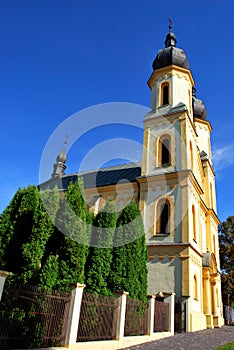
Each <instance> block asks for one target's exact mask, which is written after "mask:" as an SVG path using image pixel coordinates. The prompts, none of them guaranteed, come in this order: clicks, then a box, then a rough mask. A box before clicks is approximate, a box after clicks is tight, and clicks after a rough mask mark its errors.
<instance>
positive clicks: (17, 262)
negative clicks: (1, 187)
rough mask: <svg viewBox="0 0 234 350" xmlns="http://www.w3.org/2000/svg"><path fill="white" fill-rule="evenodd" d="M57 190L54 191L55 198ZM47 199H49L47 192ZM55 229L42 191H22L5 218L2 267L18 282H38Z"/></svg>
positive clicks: (2, 224)
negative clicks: (48, 243) (44, 203)
mask: <svg viewBox="0 0 234 350" xmlns="http://www.w3.org/2000/svg"><path fill="white" fill-rule="evenodd" d="M56 191H57V189H54V190H53V194H54V197H56V195H57V194H56ZM49 192H51V191H49ZM46 196H47V197H48V196H49V194H48V193H47V192H46V193H45V197H46ZM57 198H59V197H57ZM58 202H59V200H58ZM53 230H54V226H53V223H52V221H51V219H50V217H49V215H48V213H47V212H46V210H45V208H44V205H43V202H42V198H41V194H40V192H39V190H38V188H37V187H36V186H28V187H27V188H24V189H19V190H18V191H17V193H16V195H15V196H14V197H13V199H12V201H11V202H10V204H9V206H8V207H7V208H6V210H5V211H4V212H3V214H2V215H1V223H0V231H1V241H0V245H1V248H0V250H1V256H2V259H1V264H2V268H4V269H5V270H8V271H10V272H12V273H13V274H14V276H15V279H16V280H19V281H22V282H25V283H26V282H30V283H32V282H33V281H35V280H36V278H37V276H38V273H39V270H40V267H41V261H42V258H43V255H44V252H45V247H46V243H47V241H48V239H49V237H50V236H51V234H52V233H53Z"/></svg>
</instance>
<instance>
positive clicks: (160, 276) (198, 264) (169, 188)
mask: <svg viewBox="0 0 234 350" xmlns="http://www.w3.org/2000/svg"><path fill="white" fill-rule="evenodd" d="M165 44H166V48H165V49H163V50H160V51H159V52H158V55H157V57H156V59H155V61H154V62H153V69H154V72H153V73H152V75H151V77H150V79H149V81H148V85H149V88H150V90H151V110H150V112H149V113H148V114H147V115H146V116H145V118H144V140H143V150H142V162H141V164H138V165H134V166H132V165H125V167H123V168H124V170H126V173H127V171H128V170H129V169H130V170H131V171H132V170H133V168H134V167H135V169H136V168H137V169H138V170H139V173H137V174H138V175H135V177H134V178H132V177H131V180H130V181H128V182H122V181H119V179H118V180H116V178H115V180H114V179H113V182H112V183H113V184H111V185H107V184H106V183H102V185H99V186H98V187H95V186H90V187H86V188H85V194H86V201H87V204H88V207H89V209H90V211H92V212H94V214H97V213H98V212H99V211H100V209H101V208H102V207H103V206H104V205H105V202H106V201H108V200H114V201H115V203H116V210H117V212H119V211H120V210H121V209H122V208H124V207H125V206H126V205H127V204H128V203H130V202H131V201H132V200H133V199H134V200H136V201H137V202H139V205H140V209H141V212H142V217H143V220H144V227H145V233H146V242H147V248H148V255H149V261H148V285H149V290H148V292H149V294H157V293H160V294H161V295H162V293H175V295H176V308H175V320H176V323H178V324H177V326H178V325H181V324H183V327H182V330H186V331H197V330H200V329H204V328H206V327H208V328H213V327H220V326H221V325H223V323H224V321H223V316H222V298H221V278H220V261H219V248H218V224H219V220H218V217H217V213H216V210H217V207H216V191H215V175H214V170H213V168H212V157H211V146H210V133H211V131H212V129H211V125H210V123H209V121H208V120H206V109H205V106H204V104H203V102H202V101H201V100H198V99H197V98H196V94H195V90H194V80H193V77H192V74H191V71H190V69H189V64H188V61H187V58H186V55H185V53H184V51H182V50H181V49H178V48H177V47H176V38H175V35H174V33H172V32H171V31H170V33H168V35H167V37H166V41H165ZM59 164H60V163H59ZM59 164H58V165H57V166H58V167H59ZM123 168H122V170H123ZM118 170H121V166H117V167H114V168H112V169H102V171H103V172H105V173H106V176H107V177H108V172H109V174H111V173H115V172H118ZM134 171H135V170H134ZM126 173H125V174H126ZM56 174H57V173H56ZM56 174H55V175H56ZM58 174H60V172H58ZM131 174H132V173H131ZM134 174H135V173H134ZM86 175H87V174H86ZM81 176H85V174H81ZM115 181H116V182H115ZM133 258H134V257H133ZM176 323H175V325H176Z"/></svg>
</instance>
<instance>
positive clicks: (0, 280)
mask: <svg viewBox="0 0 234 350" xmlns="http://www.w3.org/2000/svg"><path fill="white" fill-rule="evenodd" d="M10 275H11V273H10V272H7V271H2V270H0V302H1V299H2V293H3V290H4V284H5V282H6V278H7V277H8V276H10Z"/></svg>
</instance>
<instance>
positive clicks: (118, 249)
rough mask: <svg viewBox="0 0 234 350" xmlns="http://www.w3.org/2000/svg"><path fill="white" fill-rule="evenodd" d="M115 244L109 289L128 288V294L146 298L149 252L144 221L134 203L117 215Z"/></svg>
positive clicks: (137, 297)
mask: <svg viewBox="0 0 234 350" xmlns="http://www.w3.org/2000/svg"><path fill="white" fill-rule="evenodd" d="M114 245H115V248H114V249H113V260H112V267H111V274H110V278H109V285H110V289H111V290H112V291H127V292H129V296H130V297H132V298H135V299H140V300H144V301H146V297H147V265H146V264H147V260H148V254H147V248H146V241H145V232H144V225H143V220H142V216H141V212H140V210H139V207H138V205H137V204H136V203H135V202H131V203H130V204H129V205H128V206H126V207H125V208H124V209H123V210H122V211H121V212H120V214H119V217H118V220H117V228H116V231H115V237H114Z"/></svg>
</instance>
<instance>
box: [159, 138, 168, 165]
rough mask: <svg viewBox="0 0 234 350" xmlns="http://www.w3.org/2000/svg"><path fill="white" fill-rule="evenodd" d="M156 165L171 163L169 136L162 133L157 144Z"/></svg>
mask: <svg viewBox="0 0 234 350" xmlns="http://www.w3.org/2000/svg"><path fill="white" fill-rule="evenodd" d="M158 146H159V147H158V165H159V166H167V165H170V163H171V137H170V136H169V135H162V136H161V137H160V139H159V145H158Z"/></svg>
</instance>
